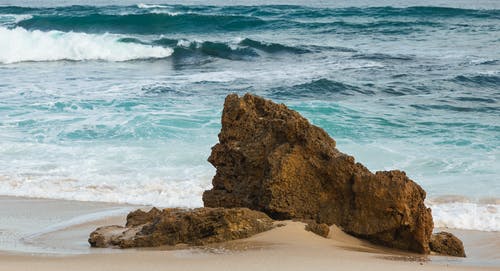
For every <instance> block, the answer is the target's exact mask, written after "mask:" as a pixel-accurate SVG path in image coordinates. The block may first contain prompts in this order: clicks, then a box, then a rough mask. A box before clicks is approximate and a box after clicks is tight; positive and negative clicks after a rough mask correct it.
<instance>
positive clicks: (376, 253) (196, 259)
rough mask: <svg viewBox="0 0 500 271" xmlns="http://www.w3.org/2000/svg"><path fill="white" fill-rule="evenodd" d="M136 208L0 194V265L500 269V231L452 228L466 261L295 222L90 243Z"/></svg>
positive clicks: (40, 268) (47, 267) (8, 267)
mask: <svg viewBox="0 0 500 271" xmlns="http://www.w3.org/2000/svg"><path fill="white" fill-rule="evenodd" d="M138 207H141V208H147V207H145V206H130V205H119V204H107V203H96V202H77V201H63V200H44V199H26V198H13V197H0V218H1V220H0V241H1V242H0V250H1V251H2V252H0V270H9V271H16V270H34V268H35V267H36V269H37V271H45V270H51V271H52V270H76V271H77V270H87V271H88V270H363V269H368V268H369V269H370V270H374V271H377V270H390V269H392V270H500V233H499V232H479V231H457V230H448V231H451V232H453V233H454V234H456V235H457V236H459V237H460V238H462V240H463V241H464V244H465V247H466V253H467V255H468V256H469V257H468V258H466V259H461V258H454V257H443V256H434V255H431V256H422V255H418V254H412V253H407V252H402V251H398V250H391V249H386V248H381V247H378V246H374V245H372V244H370V243H368V242H366V241H363V240H359V239H357V238H355V237H352V236H349V235H347V234H345V233H343V232H342V231H341V230H340V229H338V228H335V227H332V232H331V234H330V236H329V238H322V237H319V236H317V235H314V234H312V233H310V232H307V231H305V230H304V224H302V223H300V222H291V221H287V222H285V224H286V225H285V226H283V227H278V228H275V229H273V230H271V231H268V232H264V233H261V234H258V235H255V236H253V237H251V238H248V239H243V240H237V241H232V242H227V243H221V244H213V245H210V246H206V247H196V248H187V247H184V246H178V247H175V248H168V249H165V248H160V249H141V250H137V249H130V250H120V249H93V248H90V247H89V245H88V243H87V238H88V235H89V233H90V232H91V231H92V230H93V229H95V228H96V227H98V226H101V225H110V224H124V221H125V214H126V213H127V212H128V211H129V210H132V209H135V208H138ZM438 230H439V229H438Z"/></svg>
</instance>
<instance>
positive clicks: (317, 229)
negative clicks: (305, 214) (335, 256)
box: [305, 220, 330, 238]
mask: <svg viewBox="0 0 500 271" xmlns="http://www.w3.org/2000/svg"><path fill="white" fill-rule="evenodd" d="M305 229H306V231H310V232H313V233H315V234H317V235H319V236H322V237H325V238H327V237H328V234H329V233H330V227H328V225H326V224H325V223H321V224H320V223H317V222H316V221H314V220H310V221H309V222H308V223H307V224H306V228H305Z"/></svg>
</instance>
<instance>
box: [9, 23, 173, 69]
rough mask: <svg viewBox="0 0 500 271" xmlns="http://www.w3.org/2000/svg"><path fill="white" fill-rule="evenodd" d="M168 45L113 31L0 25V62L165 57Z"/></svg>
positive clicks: (171, 51)
mask: <svg viewBox="0 0 500 271" xmlns="http://www.w3.org/2000/svg"><path fill="white" fill-rule="evenodd" d="M172 53H173V50H172V49H171V48H165V47H160V46H152V45H145V44H136V43H123V42H119V39H118V38H117V37H116V36H114V35H109V34H103V35H95V34H86V33H74V32H60V31H48V32H43V31H38V30H35V31H28V30H25V29H22V28H14V29H7V28H4V27H0V63H3V64H10V63H16V62H25V61H58V60H71V61H82V60H104V61H128V60H134V59H150V58H165V57H168V56H170V55H171V54H172Z"/></svg>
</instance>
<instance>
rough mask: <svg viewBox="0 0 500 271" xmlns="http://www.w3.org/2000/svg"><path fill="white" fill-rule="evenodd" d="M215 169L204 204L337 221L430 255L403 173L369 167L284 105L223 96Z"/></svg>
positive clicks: (427, 220)
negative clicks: (340, 148)
mask: <svg viewBox="0 0 500 271" xmlns="http://www.w3.org/2000/svg"><path fill="white" fill-rule="evenodd" d="M208 160H209V162H210V163H212V164H213V165H214V166H215V167H216V169H217V173H216V175H215V176H214V178H213V180H212V184H213V188H212V189H211V190H208V191H205V192H204V194H203V201H204V204H205V206H206V207H228V208H232V207H248V208H250V209H254V210H259V211H263V212H265V213H267V214H268V215H269V216H271V217H272V218H275V219H290V218H299V219H313V220H315V221H317V222H318V223H326V224H329V225H331V224H336V225H339V226H341V227H342V228H343V229H344V230H345V231H346V232H348V233H351V234H353V235H356V236H359V237H362V238H365V239H368V240H371V241H373V242H374V243H378V244H382V245H386V246H390V247H396V248H401V249H407V250H412V251H416V252H420V253H429V252H430V250H429V241H430V236H431V233H432V229H433V222H432V216H431V211H430V209H428V208H426V206H425V205H424V199H425V191H424V190H423V189H422V188H421V187H420V186H419V185H417V184H416V183H415V182H413V181H412V180H410V179H409V178H408V177H407V176H406V174H405V173H404V172H401V171H398V170H394V171H382V172H376V173H375V174H373V173H371V172H370V171H369V170H368V169H366V168H365V167H364V166H363V165H362V164H360V163H356V162H355V161H354V158H353V157H352V156H349V155H346V154H343V153H341V152H339V151H338V150H337V149H336V148H335V141H334V140H333V139H332V138H330V137H329V136H328V134H327V133H326V132H325V131H324V130H323V129H321V128H319V127H316V126H314V125H311V124H310V123H309V122H308V121H307V120H306V119H305V118H303V117H302V116H300V115H299V114H298V113H297V112H295V111H293V110H290V109H288V108H287V107H286V106H285V105H283V104H276V103H273V102H271V101H269V100H265V99H263V98H260V97H257V96H253V95H250V94H246V95H245V96H244V97H241V98H239V97H238V96H237V95H236V94H231V95H229V96H227V97H226V101H225V103H224V110H223V114H222V130H221V132H220V134H219V143H218V144H216V145H215V146H214V147H213V148H212V154H211V155H210V157H209V159H208Z"/></svg>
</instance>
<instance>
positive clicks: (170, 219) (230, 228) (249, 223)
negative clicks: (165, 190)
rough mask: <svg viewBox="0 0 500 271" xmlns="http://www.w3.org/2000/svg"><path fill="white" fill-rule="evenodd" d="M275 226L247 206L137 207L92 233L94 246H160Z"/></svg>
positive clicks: (242, 235) (242, 234)
mask: <svg viewBox="0 0 500 271" xmlns="http://www.w3.org/2000/svg"><path fill="white" fill-rule="evenodd" d="M272 227H273V220H272V219H271V218H269V217H268V216H267V215H266V214H264V213H262V212H258V211H253V210H250V209H247V208H232V209H226V208H197V209H192V210H185V209H178V208H167V209H163V210H161V211H160V210H158V209H156V208H153V209H151V210H150V211H149V212H144V211H142V210H136V211H134V212H132V213H130V214H129V215H128V216H127V224H126V226H125V227H123V226H105V227H100V228H98V229H96V230H95V231H94V232H92V233H91V234H90V238H89V243H90V245H91V246H92V247H109V246H118V247H120V248H130V247H158V246H175V245H177V244H189V245H205V244H208V243H215V242H223V241H230V240H235V239H241V238H247V237H250V236H252V235H254V234H257V233H260V232H263V231H267V230H269V229H271V228H272Z"/></svg>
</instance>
